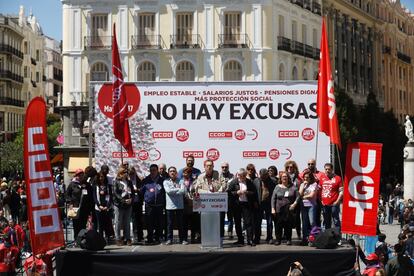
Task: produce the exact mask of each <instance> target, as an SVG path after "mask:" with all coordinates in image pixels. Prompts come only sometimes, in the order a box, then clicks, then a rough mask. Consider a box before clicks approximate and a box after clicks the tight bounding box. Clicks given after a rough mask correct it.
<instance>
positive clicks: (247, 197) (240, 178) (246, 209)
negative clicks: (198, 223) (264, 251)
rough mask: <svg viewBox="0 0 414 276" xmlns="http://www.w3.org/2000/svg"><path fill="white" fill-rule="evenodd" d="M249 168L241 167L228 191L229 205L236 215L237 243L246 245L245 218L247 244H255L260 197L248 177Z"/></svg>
mask: <svg viewBox="0 0 414 276" xmlns="http://www.w3.org/2000/svg"><path fill="white" fill-rule="evenodd" d="M247 174H248V172H247V170H245V169H243V168H241V169H239V171H238V172H237V177H236V178H235V179H233V180H231V181H230V183H229V186H228V189H227V192H228V194H229V206H231V208H232V210H233V215H234V224H235V227H236V234H237V241H236V242H235V243H234V244H235V245H240V246H242V245H244V237H243V231H242V226H241V220H242V218H243V223H244V228H245V229H246V234H247V244H248V245H250V246H255V245H256V243H255V242H254V240H253V237H254V236H253V235H254V233H253V231H254V228H253V219H254V218H253V214H254V212H257V211H256V210H257V209H258V198H257V191H256V187H255V185H254V184H253V182H252V181H251V180H250V179H248V178H247Z"/></svg>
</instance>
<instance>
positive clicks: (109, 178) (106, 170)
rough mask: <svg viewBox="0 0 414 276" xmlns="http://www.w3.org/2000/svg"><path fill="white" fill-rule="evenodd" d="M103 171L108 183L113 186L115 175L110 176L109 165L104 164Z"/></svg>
mask: <svg viewBox="0 0 414 276" xmlns="http://www.w3.org/2000/svg"><path fill="white" fill-rule="evenodd" d="M101 172H102V173H103V175H104V176H105V177H106V178H107V181H108V185H109V186H112V184H113V181H114V178H113V177H111V176H109V167H108V165H105V164H104V165H102V166H101Z"/></svg>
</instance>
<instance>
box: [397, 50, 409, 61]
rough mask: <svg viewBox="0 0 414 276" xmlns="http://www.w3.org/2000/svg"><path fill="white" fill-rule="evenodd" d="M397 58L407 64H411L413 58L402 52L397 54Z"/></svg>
mask: <svg viewBox="0 0 414 276" xmlns="http://www.w3.org/2000/svg"><path fill="white" fill-rule="evenodd" d="M397 57H398V59H399V60H402V61H404V62H405V63H410V64H411V57H409V56H407V55H406V54H403V53H401V52H400V51H398V52H397Z"/></svg>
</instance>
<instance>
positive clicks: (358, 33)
mask: <svg viewBox="0 0 414 276" xmlns="http://www.w3.org/2000/svg"><path fill="white" fill-rule="evenodd" d="M355 26H356V28H355V32H356V34H355V44H356V45H355V53H356V67H357V68H356V91H355V92H356V93H358V94H361V90H362V89H361V30H360V24H359V23H358V22H356V21H355Z"/></svg>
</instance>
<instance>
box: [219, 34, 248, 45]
mask: <svg viewBox="0 0 414 276" xmlns="http://www.w3.org/2000/svg"><path fill="white" fill-rule="evenodd" d="M218 41H219V46H218V47H219V48H250V40H249V36H248V35H247V34H219V35H218Z"/></svg>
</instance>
